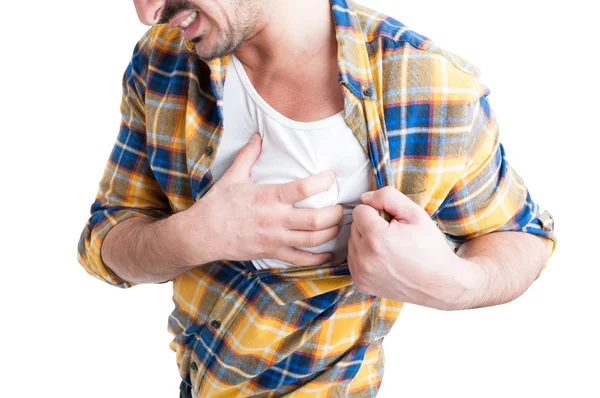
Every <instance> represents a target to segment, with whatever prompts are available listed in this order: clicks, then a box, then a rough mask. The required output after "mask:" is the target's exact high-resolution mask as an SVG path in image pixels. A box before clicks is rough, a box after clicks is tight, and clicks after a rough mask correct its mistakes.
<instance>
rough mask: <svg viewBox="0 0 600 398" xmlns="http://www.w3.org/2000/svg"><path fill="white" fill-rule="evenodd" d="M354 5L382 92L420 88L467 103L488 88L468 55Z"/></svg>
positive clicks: (386, 17)
mask: <svg viewBox="0 0 600 398" xmlns="http://www.w3.org/2000/svg"><path fill="white" fill-rule="evenodd" d="M354 9H355V11H356V14H357V17H358V19H359V20H360V22H361V27H362V29H363V35H364V38H365V42H366V46H367V50H368V53H369V57H370V62H371V65H372V69H373V70H378V71H380V74H381V76H382V81H381V82H380V84H381V85H382V92H384V93H385V92H393V91H395V90H396V91H397V90H410V91H411V92H413V93H416V92H417V91H419V90H420V91H423V95H431V93H434V92H436V91H444V92H446V94H448V95H451V96H452V97H453V98H454V99H455V100H457V101H459V102H462V101H464V102H467V103H471V102H474V101H476V100H477V99H478V98H479V97H481V96H482V95H483V94H485V93H486V92H487V88H486V87H485V86H483V85H481V84H480V83H479V76H480V70H479V68H477V67H476V66H475V65H473V64H472V63H470V62H469V61H467V60H466V59H464V58H462V57H460V56H459V55H457V54H454V53H452V52H450V51H447V50H445V49H442V48H440V47H439V46H437V45H436V43H435V42H434V41H432V40H431V39H429V38H428V37H426V36H424V35H423V34H421V33H418V32H415V31H414V30H412V29H410V28H409V27H407V26H406V25H404V24H403V23H402V22H400V21H398V20H397V19H395V18H393V17H390V16H388V15H385V14H383V13H380V12H378V11H375V10H372V9H370V8H368V7H366V6H363V5H359V4H354ZM392 77H393V78H392ZM428 89H429V90H428ZM425 91H427V93H425Z"/></svg>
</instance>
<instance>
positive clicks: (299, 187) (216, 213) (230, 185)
mask: <svg viewBox="0 0 600 398" xmlns="http://www.w3.org/2000/svg"><path fill="white" fill-rule="evenodd" d="M253 138H254V139H255V140H254V141H252V140H251V141H250V142H249V143H248V144H247V145H246V146H244V147H243V148H242V149H241V150H240V152H239V154H238V156H237V157H236V158H235V160H234V162H233V164H232V165H231V167H230V168H229V169H228V170H227V171H226V172H225V174H224V175H223V176H222V177H221V179H219V181H217V182H216V183H215V185H214V186H213V187H212V188H211V189H210V191H209V192H208V193H207V194H206V195H204V197H203V198H202V199H200V200H199V201H198V202H196V203H195V204H194V205H193V206H192V207H190V208H189V209H187V210H185V211H183V212H181V213H179V214H177V215H176V216H175V217H176V218H177V219H178V223H179V226H180V228H178V229H180V230H181V231H185V238H184V239H185V241H186V245H185V246H186V248H187V251H188V253H187V255H186V257H187V258H188V259H189V261H191V262H192V263H193V262H194V261H195V260H196V259H198V260H200V259H202V261H204V262H205V261H206V259H207V251H209V252H210V256H208V258H209V259H212V260H213V261H214V260H233V261H249V260H254V259H258V258H271V259H278V260H281V261H285V262H288V263H291V264H293V265H321V264H324V263H326V262H327V261H329V260H330V259H331V257H330V256H331V253H329V252H326V253H310V252H307V251H304V250H299V249H296V247H316V246H319V245H321V244H323V243H325V242H328V241H329V240H331V239H333V238H335V237H336V236H337V235H338V233H339V232H340V225H339V224H340V222H341V221H342V219H343V216H344V213H343V210H342V206H341V205H339V204H338V205H336V206H333V207H326V208H321V209H310V208H309V209H306V208H296V207H294V203H296V202H299V201H301V200H303V199H306V198H308V197H311V196H313V195H316V194H318V193H320V192H325V191H327V190H328V189H329V188H330V187H331V185H332V184H333V182H334V179H335V176H334V174H333V172H331V171H323V172H321V173H319V174H317V175H313V176H309V177H306V178H303V179H300V180H296V181H292V182H289V183H287V184H254V183H253V182H252V180H251V179H250V171H251V169H252V166H254V163H256V160H257V159H258V157H259V156H260V153H261V139H260V135H259V134H255V135H254V136H253ZM196 264H200V262H197V263H196Z"/></svg>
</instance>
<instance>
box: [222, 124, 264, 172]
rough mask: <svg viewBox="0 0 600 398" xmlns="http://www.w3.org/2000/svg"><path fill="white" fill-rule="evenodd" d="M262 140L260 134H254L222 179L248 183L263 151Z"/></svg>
mask: <svg viewBox="0 0 600 398" xmlns="http://www.w3.org/2000/svg"><path fill="white" fill-rule="evenodd" d="M261 144H262V140H261V138H260V134H259V133H254V134H253V135H252V138H250V141H249V142H248V143H247V144H246V145H244V147H243V148H242V149H240V151H239V152H238V154H237V156H236V157H235V159H234V160H233V163H232V164H231V166H230V167H229V169H227V171H226V172H225V173H224V174H223V176H222V177H221V179H223V178H225V179H232V180H233V181H246V180H247V179H249V178H250V170H252V166H254V163H256V160H257V159H258V157H259V156H260V153H261V150H262V145H261Z"/></svg>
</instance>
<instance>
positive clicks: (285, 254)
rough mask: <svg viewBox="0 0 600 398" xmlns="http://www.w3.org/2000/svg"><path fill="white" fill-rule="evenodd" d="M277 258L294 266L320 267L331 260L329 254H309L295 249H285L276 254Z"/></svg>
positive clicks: (331, 255) (330, 254)
mask: <svg viewBox="0 0 600 398" xmlns="http://www.w3.org/2000/svg"><path fill="white" fill-rule="evenodd" d="M277 258H278V259H279V260H281V261H285V262H287V263H290V264H292V265H296V266H311V265H322V264H325V263H327V262H329V261H331V260H332V259H333V254H332V253H331V252H325V253H310V252H307V251H304V250H300V249H296V248H295V247H287V248H285V249H282V250H281V252H280V253H278V255H277Z"/></svg>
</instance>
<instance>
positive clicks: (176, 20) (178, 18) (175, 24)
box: [169, 10, 198, 28]
mask: <svg viewBox="0 0 600 398" xmlns="http://www.w3.org/2000/svg"><path fill="white" fill-rule="evenodd" d="M194 14H196V15H197V14H198V11H194V10H187V11H183V12H180V13H178V14H177V15H175V16H174V17H173V18H171V19H169V27H171V28H181V26H180V24H181V23H182V22H183V21H185V20H186V19H188V18H189V17H190V16H192V15H194Z"/></svg>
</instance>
